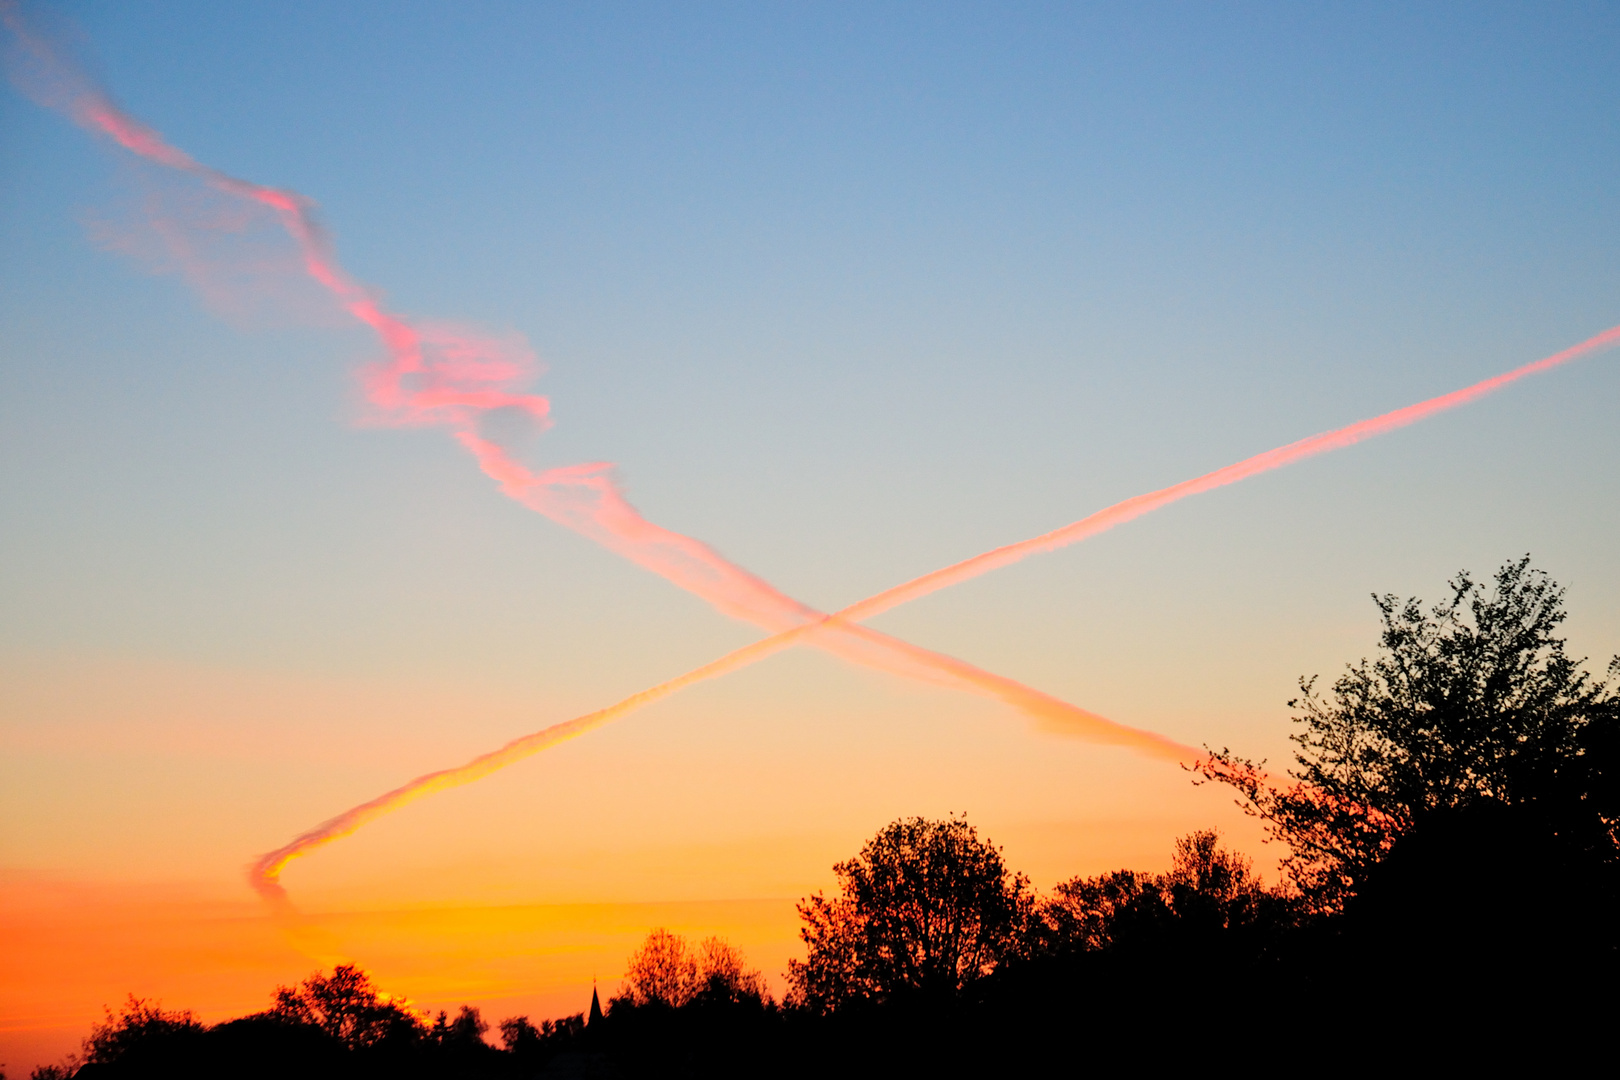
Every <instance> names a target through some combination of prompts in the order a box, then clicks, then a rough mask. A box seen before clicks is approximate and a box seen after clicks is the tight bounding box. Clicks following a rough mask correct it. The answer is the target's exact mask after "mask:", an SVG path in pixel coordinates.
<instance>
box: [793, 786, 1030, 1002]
mask: <svg viewBox="0 0 1620 1080" xmlns="http://www.w3.org/2000/svg"><path fill="white" fill-rule="evenodd" d="M833 872H834V873H835V874H837V875H838V879H839V894H838V895H837V896H835V897H832V898H828V897H826V896H824V895H822V894H821V893H816V894H815V895H813V896H811V897H809V898H808V899H806V900H805V901H803V902H802V903H801V904H800V905H799V915H800V918H801V919H802V920H803V923H804V926H803V928H802V929H801V931H800V937H801V938H802V939H803V940H804V942H805V944H806V945H807V946H808V948H809V955H808V956H807V957H806V959H805V960H804V961H802V962H800V961H790V962H789V970H788V983H789V985H790V987H791V988H792V1000H794V1001H795V1002H799V1003H802V1004H804V1005H807V1006H809V1007H811V1008H814V1009H823V1010H825V1009H831V1008H836V1007H838V1006H839V1005H842V1004H845V1003H847V1002H850V1001H852V1000H869V1001H879V1002H881V1001H886V1000H892V999H894V998H896V997H902V996H908V995H919V996H922V997H934V998H938V997H948V996H950V995H953V994H957V993H959V992H960V991H961V990H962V989H963V988H964V987H966V986H967V985H968V984H970V983H972V982H974V981H976V980H978V979H981V978H983V977H984V976H986V975H988V974H990V973H991V972H992V971H994V970H995V968H996V966H997V965H998V964H999V963H1000V962H1001V961H1002V959H1003V958H1005V957H1006V956H1007V955H1009V954H1010V953H1011V952H1013V951H1014V950H1015V949H1016V948H1017V946H1018V944H1019V942H1020V941H1021V939H1022V936H1023V934H1024V932H1025V930H1026V927H1027V924H1028V919H1029V916H1030V914H1031V912H1032V910H1033V903H1034V896H1033V892H1032V890H1031V889H1030V886H1029V879H1028V878H1026V877H1024V876H1023V875H1022V874H1015V873H1011V872H1010V871H1009V870H1008V869H1007V867H1006V864H1005V863H1004V862H1003V861H1002V858H1001V851H1000V849H999V848H997V847H995V846H994V845H993V844H990V843H988V842H986V841H982V840H980V839H979V836H978V833H977V832H976V831H975V830H974V828H973V826H971V825H969V824H968V823H967V821H966V820H965V819H963V818H950V819H947V820H945V821H929V820H927V819H925V818H920V817H914V818H905V819H902V820H900V821H896V822H894V823H892V824H890V825H889V826H887V827H886V828H884V829H883V830H881V831H880V832H879V833H878V834H877V835H876V836H874V837H873V838H872V839H871V840H869V841H867V843H866V845H865V846H864V847H863V848H862V849H861V852H860V854H859V855H857V856H856V857H855V858H853V859H850V860H849V861H847V862H842V863H839V864H838V865H836V866H835V867H833Z"/></svg>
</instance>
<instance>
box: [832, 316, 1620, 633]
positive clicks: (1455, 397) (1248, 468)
mask: <svg viewBox="0 0 1620 1080" xmlns="http://www.w3.org/2000/svg"><path fill="white" fill-rule="evenodd" d="M1616 343H1620V326H1613V327H1610V328H1609V329H1607V330H1605V331H1603V332H1602V333H1601V334H1597V335H1594V336H1593V337H1589V338H1587V339H1586V340H1585V341H1583V342H1581V343H1580V344H1578V345H1571V346H1570V347H1569V348H1567V349H1565V350H1563V351H1562V352H1556V353H1553V354H1552V355H1551V356H1547V357H1543V358H1542V359H1540V360H1535V361H1532V362H1531V363H1528V364H1525V365H1524V366H1522V367H1516V368H1514V369H1513V370H1512V371H1508V372H1504V373H1503V374H1501V375H1493V376H1492V377H1490V378H1489V379H1484V380H1481V381H1480V382H1477V383H1475V384H1474V385H1472V386H1465V387H1463V388H1462V389H1461V390H1453V391H1452V392H1451V393H1449V394H1441V395H1440V396H1439V397H1432V398H1429V399H1428V400H1427V401H1420V402H1418V403H1417V404H1416V405H1407V406H1405V407H1404V408H1400V409H1395V410H1393V411H1391V412H1387V413H1384V414H1383V415H1382V416H1375V417H1373V418H1372V419H1370V420H1360V421H1357V422H1356V423H1354V424H1347V425H1345V426H1344V427H1342V428H1335V429H1334V430H1332V431H1324V432H1322V433H1321V434H1320V435H1312V436H1310V437H1309V438H1305V439H1300V440H1299V441H1298V442H1291V443H1289V444H1288V445H1287V446H1279V447H1277V449H1275V450H1267V451H1266V452H1265V453H1262V454H1256V455H1254V456H1253V457H1249V458H1244V459H1243V460H1242V461H1239V462H1237V463H1236V464H1234V465H1228V466H1226V467H1225V468H1222V469H1216V470H1215V471H1214V472H1208V473H1205V474H1204V475H1203V476H1199V477H1194V478H1193V479H1191V480H1183V481H1182V482H1181V483H1179V484H1172V485H1171V486H1170V487H1167V488H1160V489H1159V490H1158V491H1150V492H1148V493H1147V494H1146V495H1137V496H1134V497H1133V498H1129V499H1126V500H1124V501H1123V502H1117V503H1115V504H1114V505H1113V506H1110V507H1108V508H1106V509H1103V510H1099V511H1097V512H1096V513H1095V514H1092V515H1091V516H1090V517H1084V518H1081V519H1080V520H1079V521H1075V522H1071V523H1070V524H1068V525H1065V526H1063V527H1062V528H1061V529H1053V530H1052V531H1051V532H1049V533H1042V534H1041V535H1040V536H1036V537H1032V538H1030V539H1028V540H1020V541H1019V542H1018V543H1016V544H1008V545H1006V546H1005V547H998V548H996V549H994V550H992V551H987V552H985V553H984V554H982V555H975V556H973V557H972V558H971V559H963V560H962V561H961V562H959V563H955V564H953V565H951V566H947V567H945V568H944V569H942V570H935V571H932V572H931V573H927V574H924V575H922V576H921V577H916V578H912V579H911V580H910V581H908V582H906V583H905V584H903V585H896V586H895V587H894V588H892V589H886V590H884V591H883V592H880V593H878V594H876V595H875V596H869V597H867V598H866V599H865V600H862V601H860V602H858V603H855V604H851V605H850V606H849V607H847V608H844V609H843V610H841V611H839V612H837V613H836V614H835V615H834V616H833V618H834V619H835V620H848V621H851V622H858V621H862V620H865V619H870V618H872V617H873V616H874V615H878V614H880V613H882V612H885V611H888V610H889V609H890V608H893V607H898V606H899V605H901V604H905V603H909V602H910V601H912V600H915V599H917V598H918V597H922V596H927V595H928V594H929V593H931V592H937V591H938V590H940V589H943V588H946V587H948V586H951V585H956V584H959V583H961V582H964V581H967V580H968V579H970V578H976V577H978V576H979V575H980V574H986V573H989V572H990V571H991V570H997V569H1000V568H1001V567H1003V566H1010V565H1012V564H1013V563H1015V562H1019V561H1021V560H1023V559H1026V558H1028V557H1029V556H1031V555H1034V554H1036V553H1038V552H1043V551H1056V550H1057V549H1058V548H1061V547H1067V546H1069V545H1070V544H1073V543H1077V542H1078V541H1081V540H1084V539H1086V538H1087V537H1091V536H1096V535H1097V534H1098V533H1101V532H1107V531H1108V530H1109V529H1112V528H1113V527H1114V526H1116V525H1123V524H1124V523H1125V522H1127V521H1131V520H1133V519H1135V518H1139V517H1141V516H1142V515H1143V514H1148V513H1152V512H1153V511H1154V510H1157V509H1159V508H1160V507H1162V506H1168V505H1170V504H1171V503H1173V502H1178V501H1180V500H1181V499H1185V498H1186V497H1187V496H1189V495H1197V494H1200V493H1202V492H1205V491H1213V490H1214V489H1215V488H1219V487H1225V486H1226V485H1227V484H1235V483H1237V482H1238V481H1239V480H1246V479H1248V478H1249V477H1251V476H1258V475H1259V474H1260V473H1265V472H1270V471H1271V470H1273V469H1280V468H1282V467H1283V466H1285V465H1292V464H1294V463H1295V462H1296V461H1304V460H1305V459H1306V458H1308V457H1315V456H1316V455H1317V454H1325V453H1328V452H1329V451H1332V450H1338V449H1341V448H1343V447H1346V446H1350V445H1352V444H1353V443H1358V442H1361V441H1362V440H1363V439H1370V438H1373V437H1374V436H1376V435H1382V434H1384V433H1385V432H1388V431H1394V430H1395V429H1396V428H1403V427H1406V426H1408V425H1410V424H1415V423H1417V422H1418V421H1419V420H1424V419H1427V418H1428V417H1430V416H1433V415H1434V414H1435V413H1440V412H1445V411H1446V410H1448V409H1455V408H1457V407H1458V406H1459V405H1466V404H1468V403H1469V402H1470V401H1475V400H1478V399H1479V398H1482V397H1484V396H1485V395H1486V394H1490V393H1494V392H1495V391H1497V390H1500V389H1502V388H1503V387H1504V386H1507V385H1509V384H1510V383H1515V382H1518V381H1519V380H1520V379H1523V378H1527V377H1529V376H1531V375H1537V374H1540V373H1541V372H1543V371H1550V370H1552V369H1553V368H1555V367H1558V366H1559V365H1561V364H1567V363H1569V362H1570V361H1571V360H1575V359H1577V358H1579V357H1582V356H1585V355H1587V354H1589V353H1593V352H1596V351H1598V350H1599V349H1605V348H1608V347H1609V346H1611V345H1614V344H1616Z"/></svg>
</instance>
